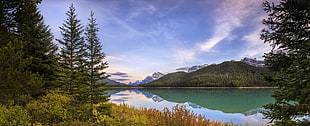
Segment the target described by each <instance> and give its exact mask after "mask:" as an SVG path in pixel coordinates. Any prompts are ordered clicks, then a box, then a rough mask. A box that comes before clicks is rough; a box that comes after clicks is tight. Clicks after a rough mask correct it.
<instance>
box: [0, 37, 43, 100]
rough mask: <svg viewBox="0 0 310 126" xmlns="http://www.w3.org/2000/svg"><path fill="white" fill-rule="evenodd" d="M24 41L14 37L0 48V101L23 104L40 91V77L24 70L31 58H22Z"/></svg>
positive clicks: (41, 84)
mask: <svg viewBox="0 0 310 126" xmlns="http://www.w3.org/2000/svg"><path fill="white" fill-rule="evenodd" d="M24 45H25V42H23V41H20V40H18V39H14V40H12V41H10V42H8V44H7V45H6V46H4V47H2V48H0V89H1V91H0V103H2V104H7V103H13V104H19V105H25V104H26V103H27V102H28V101H29V100H31V98H32V97H37V96H38V95H40V94H41V92H42V87H43V83H42V78H41V76H39V75H38V74H36V73H32V72H30V71H27V70H25V69H26V68H27V67H28V66H29V65H30V64H31V58H27V59H25V58H24V52H23V49H24Z"/></svg>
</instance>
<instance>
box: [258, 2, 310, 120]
mask: <svg viewBox="0 0 310 126" xmlns="http://www.w3.org/2000/svg"><path fill="white" fill-rule="evenodd" d="M263 5H264V10H265V11H266V12H267V13H268V14H269V15H268V18H266V19H265V20H263V24H265V25H266V26H267V28H266V29H264V30H263V31H262V34H261V39H263V40H264V41H265V42H267V43H270V44H271V46H272V47H273V50H271V52H269V53H267V54H265V58H266V63H267V65H268V66H269V69H270V70H272V71H275V72H277V75H276V76H273V77H270V78H268V80H269V81H270V82H271V84H272V85H273V86H276V87H278V88H279V90H277V91H275V92H274V93H273V97H274V98H275V100H276V101H275V103H273V104H268V105H266V106H265V108H266V109H268V110H269V111H268V112H266V113H265V114H266V117H267V118H269V119H271V120H272V121H274V120H275V124H276V125H285V126H288V125H294V126H295V125H304V124H303V123H307V122H308V123H307V124H309V120H308V121H306V122H298V121H293V119H296V118H297V117H300V116H301V117H302V116H306V117H309V116H310V115H309V114H310V25H309V24H310V1H309V0H282V1H281V2H280V3H279V4H278V5H274V3H269V2H264V4H263ZM307 124H306V125H307Z"/></svg>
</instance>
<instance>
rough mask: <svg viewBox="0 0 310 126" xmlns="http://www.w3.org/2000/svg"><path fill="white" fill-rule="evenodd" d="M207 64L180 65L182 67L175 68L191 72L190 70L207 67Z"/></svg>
mask: <svg viewBox="0 0 310 126" xmlns="http://www.w3.org/2000/svg"><path fill="white" fill-rule="evenodd" d="M207 66H208V64H204V65H198V66H191V67H182V68H178V69H176V70H179V71H184V72H187V73H191V72H194V71H197V70H199V69H201V68H204V67H207Z"/></svg>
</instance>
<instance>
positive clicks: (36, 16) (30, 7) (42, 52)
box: [0, 0, 57, 89]
mask: <svg viewBox="0 0 310 126" xmlns="http://www.w3.org/2000/svg"><path fill="white" fill-rule="evenodd" d="M40 2H41V1H40V0H14V1H12V0H3V1H1V2H0V7H1V10H2V12H1V13H0V16H1V17H0V18H1V19H0V21H1V27H0V33H1V37H0V40H1V43H3V44H2V45H5V44H7V42H8V41H12V40H13V39H14V38H18V39H19V40H22V41H24V42H26V44H25V45H24V46H25V47H24V49H23V50H24V57H25V58H32V62H31V64H30V65H29V66H28V67H27V70H29V71H31V72H33V73H39V74H40V75H43V77H44V78H43V79H44V82H45V84H46V85H45V86H44V87H45V88H46V89H50V88H52V87H54V85H55V80H56V67H57V60H56V57H55V51H56V50H57V47H56V45H55V44H54V43H53V42H52V40H53V36H52V34H51V33H50V29H49V28H48V26H46V25H45V24H44V21H43V17H42V15H41V14H40V13H39V11H38V7H37V4H39V3H40Z"/></svg>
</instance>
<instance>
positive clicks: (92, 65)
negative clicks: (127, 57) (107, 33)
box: [85, 12, 108, 105]
mask: <svg viewBox="0 0 310 126" xmlns="http://www.w3.org/2000/svg"><path fill="white" fill-rule="evenodd" d="M88 21H89V23H88V25H87V27H86V32H85V36H86V41H87V68H88V75H89V77H90V82H89V92H88V94H89V98H90V103H91V105H93V104H97V103H99V102H106V101H108V97H107V96H104V94H105V93H104V90H105V89H104V88H102V87H103V86H104V85H105V83H98V80H102V79H106V78H107V77H108V76H106V75H105V72H104V71H103V70H104V69H105V68H107V67H108V66H107V65H108V64H107V62H104V61H103V60H104V58H105V54H104V52H102V46H101V45H100V44H101V43H100V41H99V38H98V31H99V28H98V27H97V23H96V19H95V18H94V12H91V14H90V18H88Z"/></svg>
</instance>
